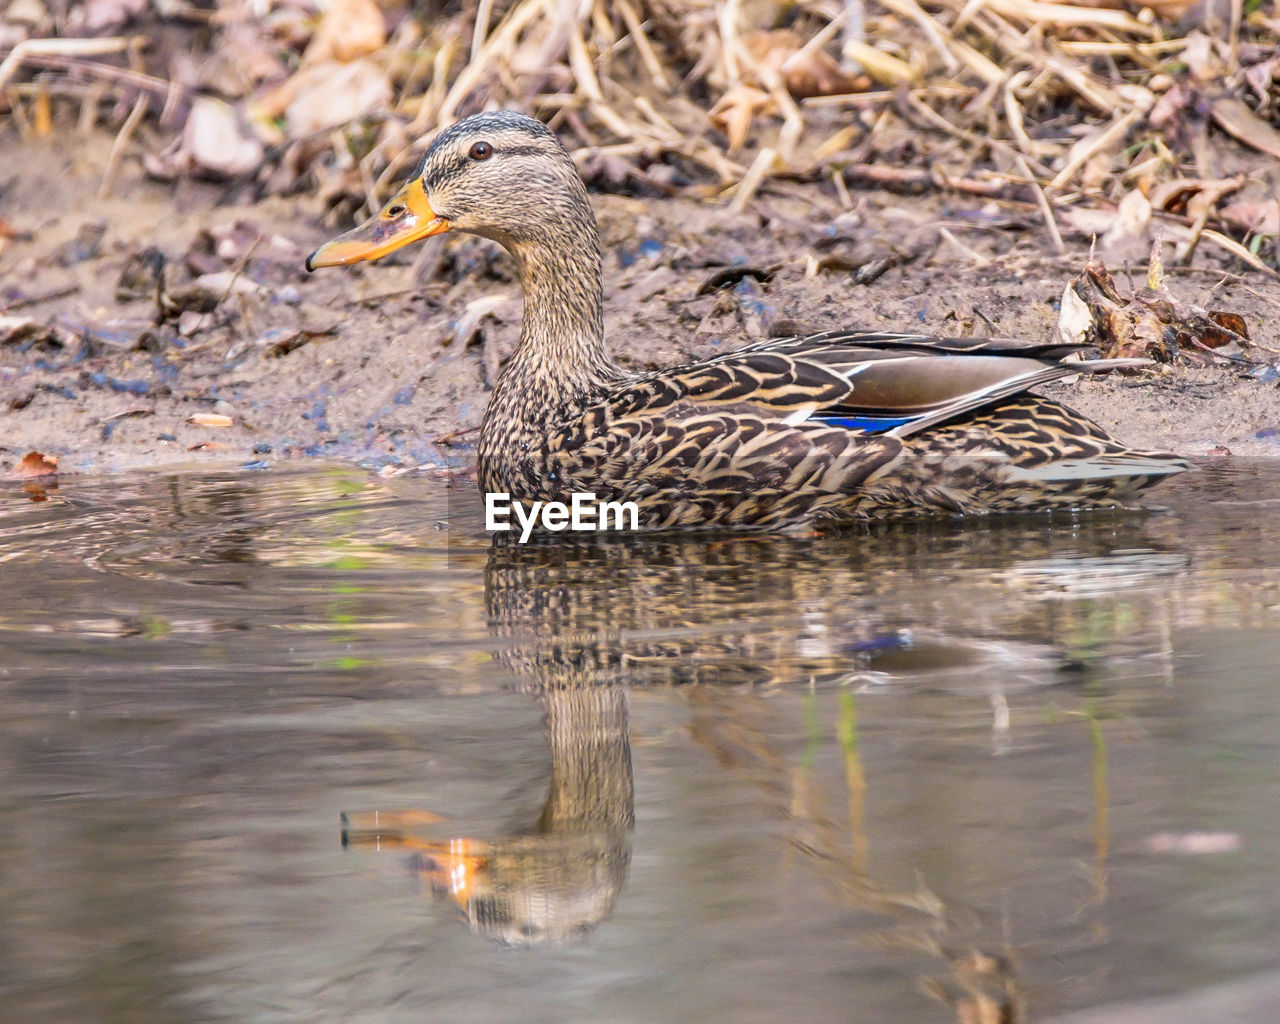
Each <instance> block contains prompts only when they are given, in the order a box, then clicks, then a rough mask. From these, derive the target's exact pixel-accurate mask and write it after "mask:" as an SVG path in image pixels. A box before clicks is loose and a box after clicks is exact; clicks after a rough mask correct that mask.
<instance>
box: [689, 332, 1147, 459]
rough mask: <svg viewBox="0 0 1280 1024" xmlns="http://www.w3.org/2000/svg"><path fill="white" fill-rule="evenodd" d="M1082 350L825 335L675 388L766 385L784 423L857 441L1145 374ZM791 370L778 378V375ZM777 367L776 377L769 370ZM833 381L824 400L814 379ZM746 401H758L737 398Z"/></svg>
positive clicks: (761, 349)
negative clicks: (1051, 386)
mask: <svg viewBox="0 0 1280 1024" xmlns="http://www.w3.org/2000/svg"><path fill="white" fill-rule="evenodd" d="M1086 347H1087V346H1084V345H1075V344H1064V343H1060V342H1050V343H1045V344H1026V343H1022V342H1015V341H1010V340H1007V339H1001V338H934V337H929V336H926V335H911V334H886V333H870V332H861V331H828V332H826V333H824V334H815V335H808V336H806V337H799V338H780V339H770V340H768V341H763V342H758V343H756V344H754V345H750V346H748V347H746V348H743V349H738V350H737V351H734V352H730V353H726V354H725V355H723V356H717V357H714V358H713V359H710V360H708V361H707V362H705V363H703V364H695V365H694V366H690V367H686V368H684V369H683V370H681V371H678V372H677V373H676V374H675V375H673V378H672V380H673V383H674V382H677V381H679V380H682V379H684V378H686V377H688V376H690V375H691V374H692V375H693V377H694V379H698V377H699V376H700V375H702V374H706V373H710V372H715V373H718V374H720V375H722V376H727V377H731V378H734V379H736V380H737V381H738V389H739V391H745V390H746V389H747V387H748V386H749V384H750V382H751V381H752V380H757V379H761V378H762V377H768V379H769V380H770V381H771V382H772V383H771V385H770V386H768V387H763V388H761V389H760V391H759V392H758V397H759V399H760V400H761V402H762V404H765V405H769V406H778V405H779V404H786V402H787V401H790V402H791V403H792V405H793V407H794V408H795V409H796V410H797V412H796V413H795V414H793V415H792V416H790V417H789V422H793V423H794V422H799V420H798V419H796V418H795V417H796V416H798V415H799V412H798V410H800V409H801V408H804V409H805V410H806V412H805V415H804V416H803V417H801V418H802V419H810V418H812V419H817V420H819V421H821V422H824V423H828V424H830V425H833V426H842V427H844V428H845V429H848V430H854V431H859V432H862V433H889V432H891V433H893V434H894V435H895V436H899V437H905V436H907V435H909V434H913V433H916V432H918V431H921V430H924V429H927V428H928V427H931V426H935V425H937V424H939V423H943V422H945V421H947V420H951V419H955V418H956V417H959V416H962V415H964V414H966V413H971V412H974V411H976V410H978V409H982V408H984V407H987V406H990V405H993V404H995V403H997V402H999V401H1001V400H1002V399H1005V398H1009V397H1011V396H1013V395H1017V394H1020V393H1022V392H1024V391H1026V390H1028V389H1029V388H1032V387H1035V386H1036V385H1037V384H1044V383H1046V382H1048V381H1052V380H1058V379H1059V378H1062V377H1067V376H1070V375H1072V374H1076V373H1096V372H1099V371H1101V370H1109V369H1116V368H1119V367H1128V366H1142V365H1147V361H1146V360H1140V359H1139V360H1132V359H1128V360H1126V359H1092V360H1089V359H1079V358H1069V357H1075V356H1077V354H1078V353H1079V352H1080V351H1081V350H1082V349H1084V348H1086ZM784 365H785V366H786V367H788V369H787V370H786V371H785V372H783V371H782V370H781V367H782V366H784ZM775 367H776V368H775ZM832 379H838V380H839V381H842V382H843V393H839V392H840V388H839V387H838V386H835V385H833V386H831V387H830V388H829V389H827V390H826V391H823V390H822V389H821V388H818V387H815V386H814V385H815V384H816V382H817V381H819V380H832ZM790 381H794V383H790ZM742 399H745V400H747V401H754V400H755V399H754V398H753V397H752V396H751V395H750V394H743V395H742V398H741V399H739V400H742Z"/></svg>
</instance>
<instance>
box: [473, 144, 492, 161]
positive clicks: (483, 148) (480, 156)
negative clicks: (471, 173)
mask: <svg viewBox="0 0 1280 1024" xmlns="http://www.w3.org/2000/svg"><path fill="white" fill-rule="evenodd" d="M467 155H468V156H469V157H471V159H472V160H488V159H489V157H491V156H493V147H492V146H491V145H489V143H487V142H475V143H472V145H471V148H470V149H469V150H467Z"/></svg>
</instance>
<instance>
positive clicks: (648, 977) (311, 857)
mask: <svg viewBox="0 0 1280 1024" xmlns="http://www.w3.org/2000/svg"><path fill="white" fill-rule="evenodd" d="M3 488H4V489H3V491H2V492H0V652H2V653H0V709H2V711H3V716H2V717H0V905H2V906H3V907H4V912H3V914H2V915H0V997H2V999H3V1004H2V1005H3V1006H4V1007H5V1009H4V1011H3V1017H4V1019H5V1020H12V1021H23V1022H25V1021H57V1022H62V1021H68V1022H70V1021H75V1022H81V1021H87V1022H96V1021H104V1022H112V1024H116V1022H152V1021H155V1022H187V1021H228V1022H231V1021H235V1022H246V1021H252V1022H259V1021H261V1022H275V1021H281V1022H283V1021H306V1022H309V1024H310V1022H327V1021H334V1022H399V1021H406V1022H408V1021H415V1022H416V1021H424V1020H443V1019H454V1020H462V1021H469V1022H472V1021H529V1022H544V1021H545V1022H566V1021H574V1022H579V1021H581V1022H594V1021H624V1022H632V1021H634V1022H652V1021H724V1020H732V1021H735V1022H755V1021H760V1022H774V1021H782V1020H797V1021H868V1022H886V1021H892V1022H914V1021H921V1022H934V1021H937V1022H948V1021H956V1020H963V1021H970V1020H976V1021H984V1020H998V1019H1004V1020H1007V1021H1044V1020H1052V1019H1056V1018H1058V1017H1059V1016H1061V1015H1072V1014H1086V1015H1087V1019H1088V1020H1090V1021H1092V1020H1095V1019H1096V1020H1108V1021H1110V1020H1115V1021H1121V1020H1124V1021H1132V1020H1138V1019H1140V1017H1139V1014H1140V1012H1144V1011H1142V1010H1141V1008H1134V1007H1130V1006H1126V1005H1124V1004H1128V1003H1129V1002H1130V1001H1135V1000H1162V1002H1158V1003H1145V1004H1143V1006H1145V1007H1147V1008H1148V1010H1151V1008H1155V1009H1154V1010H1151V1012H1153V1013H1154V1014H1155V1015H1154V1016H1152V1017H1151V1018H1150V1019H1152V1020H1157V1019H1158V1020H1162V1021H1169V1020H1175V1021H1176V1020H1182V1019H1185V1020H1203V1019H1206V1016H1212V1017H1213V1019H1215V1021H1216V1022H1217V1024H1222V1022H1224V1021H1227V1020H1251V1019H1258V1020H1265V1019H1268V1018H1267V1017H1266V1015H1265V1014H1263V1011H1261V1010H1258V1009H1257V1007H1260V1006H1263V1005H1268V1003H1267V1000H1268V999H1270V1000H1271V1001H1270V1003H1269V1005H1270V1006H1271V1007H1273V1008H1274V1006H1275V1005H1280V883H1278V882H1277V864H1278V863H1280V700H1277V692H1278V690H1280V670H1278V669H1277V665H1278V664H1280V530H1278V529H1277V523H1278V522H1280V520H1278V517H1277V513H1278V512H1280V464H1277V463H1275V462H1266V461H1256V462H1250V461H1245V460H1226V461H1222V462H1214V463H1202V464H1200V465H1199V466H1198V467H1197V472H1195V473H1189V474H1186V475H1185V476H1184V477H1183V478H1181V479H1178V480H1176V481H1174V482H1172V483H1171V484H1168V485H1166V486H1164V487H1162V488H1159V489H1157V490H1156V491H1153V492H1152V498H1151V501H1152V502H1153V503H1155V502H1158V503H1160V504H1162V505H1164V506H1166V508H1165V509H1163V510H1161V511H1153V512H1149V513H1125V514H1114V515H1113V514H1098V513H1095V514H1092V515H1083V516H1079V517H1071V516H1064V515H1059V516H1055V517H1047V516H1043V517H1041V516H1036V517H1015V518H1008V519H1001V520H985V521H983V520H975V521H969V522H909V523H903V524H898V525H887V526H883V525H882V526H876V527H873V528H868V529H851V530H848V531H845V532H840V533H833V534H828V535H823V536H807V535H786V536H772V537H751V536H742V535H702V536H687V537H674V538H656V537H649V538H643V539H640V540H631V541H621V540H617V539H613V540H605V539H590V538H578V539H574V538H568V537H564V536H559V537H555V538H552V539H550V540H546V541H542V542H535V543H531V544H529V545H527V546H523V547H521V546H519V545H514V544H497V545H494V544H491V543H490V541H489V539H488V537H487V536H486V535H485V534H484V533H483V531H482V529H481V525H480V524H481V519H480V508H479V502H478V500H477V499H476V498H475V497H474V496H473V495H472V493H471V490H470V485H463V486H462V487H461V489H459V490H456V491H451V490H449V489H448V488H447V487H446V485H445V484H444V483H442V482H440V481H436V480H431V479H425V478H401V479H398V480H389V481H386V480H382V479H379V478H376V477H373V476H370V475H368V474H366V473H364V472H362V471H360V470H358V469H354V468H350V467H327V468H325V467H322V468H316V467H310V468H307V469H305V470H303V471H288V470H273V471H270V472H258V473H254V472H242V473H231V474H224V475H209V474H196V473H187V474H182V473H178V474H168V475H159V474H157V475H141V476H127V477H111V478H102V479H74V478H67V479H63V480H62V481H61V482H60V486H58V487H57V488H55V489H51V490H45V489H42V488H39V487H36V486H34V485H28V486H27V487H24V486H23V485H22V484H20V483H12V482H10V483H6V484H4V485H3ZM1272 997H1274V998H1272ZM1251 1000H1252V1002H1251ZM1180 1008H1181V1009H1180ZM1193 1008H1194V1009H1193ZM1233 1012H1234V1013H1235V1014H1237V1015H1236V1016H1232V1015H1231V1014H1232V1013H1233ZM1179 1013H1182V1014H1183V1016H1181V1017H1180V1016H1179ZM991 1014H995V1016H990V1015H991ZM1254 1014H1263V1015H1262V1016H1257V1017H1255V1016H1253V1015H1254ZM984 1015H986V1016H984ZM1001 1015H1003V1016H1001ZM1069 1019H1079V1020H1084V1019H1086V1016H1079V1017H1074V1016H1073V1017H1070V1018H1069ZM1141 1019H1143V1020H1146V1019H1148V1018H1146V1017H1142V1018H1141ZM1270 1019H1274V1017H1272V1018H1270Z"/></svg>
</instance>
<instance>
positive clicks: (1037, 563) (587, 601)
mask: <svg viewBox="0 0 1280 1024" xmlns="http://www.w3.org/2000/svg"><path fill="white" fill-rule="evenodd" d="M1082 522H1085V523H1086V525H1085V526H1084V527H1080V526H1078V525H1077V526H1076V527H1075V528H1073V529H1071V530H1063V529H1062V524H1061V523H1055V522H1052V521H1050V520H1049V519H1047V518H1043V517H1035V518H1028V519H1022V520H1011V521H1005V522H989V523H986V524H983V525H982V528H981V529H974V528H972V526H970V525H967V524H945V523H944V524H938V523H916V524H895V525H889V526H877V527H872V528H869V530H870V531H872V533H873V534H874V535H873V536H872V535H868V533H867V531H857V532H854V533H848V532H846V533H842V534H837V535H831V536H825V537H816V538H815V537H796V536H785V535H784V536H768V537H766V536H759V535H748V536H737V537H734V536H718V537H712V536H707V535H691V536H689V535H687V536H665V537H652V536H651V537H645V538H642V539H638V540H637V539H631V540H627V539H625V538H620V537H613V538H606V537H603V536H596V537H587V536H582V535H578V536H555V537H550V538H541V539H535V540H534V541H533V542H531V543H529V544H525V545H521V544H517V543H513V542H511V541H510V540H509V538H508V537H504V536H502V535H499V537H498V538H497V539H496V540H495V541H494V543H493V545H492V547H491V549H490V551H489V554H488V560H487V563H486V569H485V601H486V607H487V612H488V616H489V620H490V627H491V630H492V632H493V633H494V635H495V636H496V637H497V638H498V640H499V645H498V653H497V660H498V661H499V662H500V663H501V664H502V665H503V667H504V668H505V669H506V670H507V671H509V672H510V673H511V674H512V676H513V677H514V679H515V688H516V689H518V690H519V691H520V692H523V693H526V694H529V695H531V696H533V697H534V698H535V700H536V701H537V702H538V704H539V706H540V707H541V709H542V711H543V713H544V715H545V718H546V727H547V737H548V741H549V747H550V755H551V783H550V790H549V792H548V795H547V797H546V800H545V802H544V804H543V806H542V809H541V813H540V814H539V815H538V816H537V819H536V823H535V824H534V825H533V826H532V827H531V828H529V829H527V830H523V831H520V832H515V833H512V834H507V835H499V836H492V837H488V838H484V839H478V838H470V837H450V838H433V837H432V835H433V834H436V835H438V834H439V830H440V829H441V828H442V827H447V825H444V824H443V823H444V822H445V820H446V819H444V818H441V817H439V816H437V815H433V814H428V813H426V812H402V813H395V812H390V813H388V812H360V813H351V814H348V815H345V816H344V822H343V824H344V833H343V838H344V842H345V843H347V844H348V845H350V846H372V845H376V846H377V847H378V848H379V849H382V850H386V849H400V850H409V851H412V854H413V856H412V860H411V863H412V866H413V868H414V869H415V870H416V872H417V873H418V874H419V876H420V877H421V878H422V879H423V880H424V881H425V882H427V883H428V884H429V885H430V887H431V889H432V891H433V892H434V893H436V894H438V895H442V896H447V897H450V898H452V899H453V900H454V901H455V902H456V903H457V905H458V906H459V907H460V908H461V909H462V911H463V913H464V915H465V917H466V920H467V922H468V924H469V926H470V927H471V929H472V930H473V931H475V932H476V933H478V934H480V935H482V936H484V937H486V938H488V939H491V940H496V941H499V942H502V943H505V944H509V945H515V946H534V945H540V944H560V943H565V942H571V941H574V940H575V939H577V938H580V937H581V936H583V935H585V934H586V933H588V932H590V931H591V930H592V929H593V928H595V927H596V926H597V925H598V924H599V923H600V922H601V921H602V920H604V919H605V918H606V917H607V916H608V914H609V913H610V911H611V909H612V908H613V906H614V903H615V901H616V899H617V897H618V894H619V892H620V890H621V889H622V887H623V885H624V883H625V880H626V877H627V872H628V868H629V865H630V860H631V834H632V829H633V825H634V799H633V784H632V764H631V748H630V743H629V738H628V722H627V688H628V687H630V686H635V685H645V684H648V685H668V686H669V685H681V686H686V685H687V686H689V687H690V688H689V689H688V690H687V691H686V692H687V695H688V699H689V701H690V704H691V707H692V709H693V714H694V721H693V722H692V724H691V735H692V737H693V739H694V741H695V742H697V743H699V744H701V745H703V746H705V747H706V748H707V749H708V750H710V751H711V752H712V753H713V754H714V755H715V756H716V758H717V759H718V760H719V761H720V763H721V764H722V765H729V764H730V762H731V761H732V760H734V758H731V757H729V756H728V755H727V753H726V752H728V751H730V750H733V751H739V752H740V751H741V750H743V749H755V750H756V751H757V754H756V755H753V756H755V757H756V760H757V761H758V762H760V759H761V757H762V756H763V758H764V760H765V761H768V760H769V759H770V757H769V755H768V754H767V753H766V754H765V755H760V754H759V751H760V749H761V746H760V745H759V744H757V743H756V742H755V740H756V739H758V737H755V738H752V739H750V740H749V741H748V742H747V743H745V744H744V743H742V742H740V739H741V737H740V736H739V735H738V734H737V732H736V731H735V730H739V726H740V724H741V721H742V719H741V716H740V715H739V716H738V718H736V719H735V718H734V717H733V712H732V709H731V707H730V710H728V711H726V707H727V706H728V705H727V702H733V701H735V699H746V698H748V697H749V695H750V693H752V692H755V691H757V690H758V689H759V688H760V687H762V686H765V687H767V686H771V685H776V684H806V683H807V684H815V683H816V684H819V685H826V686H828V687H832V686H839V685H844V686H853V687H854V688H857V687H860V686H861V687H865V686H867V685H874V686H877V687H878V686H881V685H886V684H890V685H891V684H893V683H894V681H895V680H897V679H899V677H901V678H902V679H905V680H907V681H908V682H907V685H911V682H910V680H911V679H912V675H913V672H918V673H919V675H920V676H921V677H927V679H928V680H930V683H929V685H937V686H939V687H940V688H942V689H946V690H949V691H953V692H956V691H958V692H966V693H984V694H988V695H989V696H990V697H991V699H992V703H993V705H995V707H996V714H995V723H996V729H997V731H998V730H999V729H1000V728H1001V722H1002V716H1001V712H1000V703H999V702H1000V700H1002V699H1003V694H1004V693H1005V692H1015V691H1017V690H1020V689H1027V688H1029V687H1043V686H1050V685H1054V684H1057V683H1062V682H1071V681H1073V680H1076V681H1078V679H1079V673H1078V672H1076V673H1066V672H1063V671H1062V670H1063V668H1064V667H1066V666H1067V665H1068V660H1067V659H1066V658H1064V657H1063V655H1062V653H1061V649H1060V648H1059V647H1058V646H1057V645H1056V643H1055V641H1056V640H1057V639H1058V638H1059V637H1060V636H1061V635H1062V634H1063V631H1064V628H1066V627H1065V626H1064V623H1063V622H1062V621H1060V614H1061V613H1060V612H1059V613H1055V612H1054V610H1053V608H1054V603H1053V602H1051V601H1037V600H1036V599H1037V598H1039V597H1043V596H1045V595H1046V593H1048V592H1050V591H1054V590H1057V591H1059V592H1061V591H1062V590H1063V589H1064V588H1065V589H1068V590H1069V589H1070V588H1072V587H1074V586H1076V585H1081V586H1084V585H1090V584H1089V580H1090V579H1091V578H1092V577H1091V573H1092V572H1093V571H1094V568H1095V567H1096V566H1098V565H1099V564H1103V563H1105V565H1106V567H1107V568H1106V574H1107V575H1106V579H1105V581H1103V582H1104V584H1105V586H1106V587H1107V588H1119V589H1123V588H1124V587H1126V586H1127V585H1130V584H1131V583H1135V582H1136V583H1140V582H1142V581H1144V580H1149V579H1151V578H1157V577H1161V576H1168V575H1170V574H1176V573H1177V572H1179V571H1181V570H1182V569H1183V568H1184V567H1185V558H1184V556H1182V555H1181V554H1179V553H1176V552H1171V551H1162V550H1158V549H1157V547H1153V546H1152V539H1151V537H1150V536H1148V535H1147V533H1145V532H1144V527H1143V520H1142V519H1141V518H1140V517H1134V516H1124V515H1119V516H1116V517H1106V516H1102V517H1098V516H1094V517H1091V518H1088V519H1087V521H1082ZM975 609H980V611H975ZM744 610H745V612H746V615H747V616H748V618H745V619H744V618H743V614H744ZM885 638H888V640H887V642H886V641H885ZM904 638H910V642H909V643H904ZM904 646H910V647H912V648H913V649H914V650H915V651H917V652H919V653H918V655H917V663H916V664H912V663H911V658H910V657H908V655H909V653H910V652H909V651H905V650H903V648H904ZM921 656H922V657H923V658H924V663H923V668H921V665H920V663H919V657H921ZM926 670H927V671H926ZM744 687H745V690H744ZM846 692H848V691H846ZM742 710H743V709H742V708H741V707H739V711H742ZM748 713H749V712H748ZM1007 725H1008V715H1007V709H1005V713H1004V715H1003V726H1004V727H1005V728H1007ZM995 745H996V749H997V752H998V751H999V749H1000V742H999V740H998V739H997V742H996V744H995ZM764 746H767V743H766V744H764ZM735 756H736V755H735ZM783 813H785V812H783ZM819 859H820V860H822V859H824V858H819ZM825 860H826V861H827V862H831V861H830V858H825ZM873 890H874V886H871V887H866V888H864V889H862V890H860V892H861V893H862V896H861V897H860V901H863V902H865V903H866V904H867V905H873V904H874V905H876V906H887V905H893V904H894V903H895V898H894V897H891V896H888V895H886V894H885V893H883V892H879V891H875V893H874V895H872V893H873Z"/></svg>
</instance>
